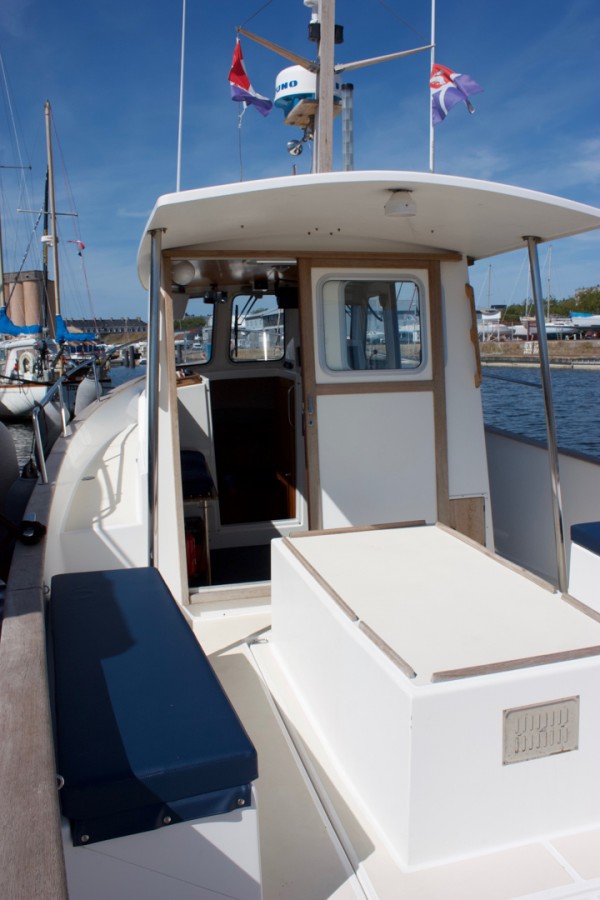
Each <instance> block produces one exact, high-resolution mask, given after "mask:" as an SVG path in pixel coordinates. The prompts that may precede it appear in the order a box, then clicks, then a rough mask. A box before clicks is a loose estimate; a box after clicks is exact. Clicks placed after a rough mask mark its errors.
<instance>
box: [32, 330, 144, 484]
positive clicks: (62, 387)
mask: <svg viewBox="0 0 600 900" xmlns="http://www.w3.org/2000/svg"><path fill="white" fill-rule="evenodd" d="M135 343H137V341H128V342H127V343H124V344H118V345H117V346H114V347H111V348H110V349H109V350H107V351H105V352H104V353H102V354H101V355H100V356H94V357H92V358H91V359H87V360H84V362H82V363H79V365H77V366H75V367H73V368H72V369H69V370H68V371H67V372H65V374H64V375H63V376H62V377H61V378H59V379H58V381H56V382H55V383H54V384H53V385H52V386H51V387H50V388H49V389H48V392H47V393H46V395H45V396H44V398H43V400H42V401H41V402H40V403H36V405H35V407H34V410H33V413H32V423H33V436H34V442H35V450H36V462H37V466H38V471H39V476H40V479H41V481H42V484H47V483H48V471H47V469H46V455H47V452H49V451H50V449H51V448H50V447H47V446H45V443H44V437H43V434H42V424H41V423H42V416H45V414H46V409H47V407H48V406H49V405H50V404H51V403H55V402H57V407H58V411H59V413H60V420H61V430H62V433H63V435H66V434H67V433H68V428H69V423H70V421H71V420H72V416H71V413H70V410H69V404H68V401H67V396H66V394H67V391H66V385H67V384H72V383H73V381H74V380H77V379H78V377H79V378H80V379H81V380H83V378H85V377H87V376H88V375H89V374H90V373H92V374H93V378H94V383H95V387H96V400H100V398H101V397H102V385H101V383H100V374H101V372H102V369H103V368H104V367H105V365H106V363H108V362H109V361H110V360H111V359H112V358H113V357H114V356H115V355H116V354H118V353H119V354H120V353H121V352H122V351H123V350H125V349H127V348H128V347H132V346H133V345H134V344H135Z"/></svg>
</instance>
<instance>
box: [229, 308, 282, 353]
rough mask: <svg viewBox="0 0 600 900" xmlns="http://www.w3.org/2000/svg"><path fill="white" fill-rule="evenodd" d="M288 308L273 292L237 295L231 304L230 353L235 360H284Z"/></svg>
mask: <svg viewBox="0 0 600 900" xmlns="http://www.w3.org/2000/svg"><path fill="white" fill-rule="evenodd" d="M284 352H285V310H283V309H280V308H279V306H278V302H277V297H275V295H274V294H262V293H261V294H238V295H237V296H236V297H234V298H233V303H232V306H231V335H230V343H229V356H230V359H231V360H232V362H236V363H244V362H257V361H260V362H265V361H272V360H278V359H282V358H283V355H284Z"/></svg>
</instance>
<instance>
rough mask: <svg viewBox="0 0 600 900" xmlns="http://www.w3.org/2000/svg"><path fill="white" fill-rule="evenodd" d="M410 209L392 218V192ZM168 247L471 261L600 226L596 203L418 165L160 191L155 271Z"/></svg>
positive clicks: (154, 218)
mask: <svg viewBox="0 0 600 900" xmlns="http://www.w3.org/2000/svg"><path fill="white" fill-rule="evenodd" d="M398 190H406V191H410V192H411V195H412V200H413V202H414V204H415V206H416V212H415V214H414V215H411V216H404V217H391V216H386V215H385V213H384V206H385V203H386V202H387V200H388V199H389V197H390V196H391V192H392V191H398ZM158 228H161V229H165V231H164V233H163V236H162V246H163V249H174V248H179V247H181V248H184V247H192V246H193V247H195V248H197V249H201V250H203V251H210V250H215V251H225V252H226V251H227V250H231V251H232V252H237V251H242V250H252V251H264V252H266V253H268V252H275V251H281V252H285V253H289V254H290V255H293V254H294V253H298V252H302V251H304V252H310V251H326V252H331V254H332V255H334V254H335V253H336V252H352V251H355V252H356V251H360V250H362V251H374V252H392V253H393V252H411V251H414V252H425V251H427V250H432V251H448V250H451V251H457V252H459V253H461V254H463V255H464V256H468V257H471V258H473V259H482V258H486V257H489V256H494V255H497V254H499V253H506V252H508V251H510V250H515V249H517V248H519V247H522V246H524V244H523V237H524V236H534V237H537V238H539V239H540V240H541V241H553V240H557V239H558V238H561V237H567V236H570V235H574V234H580V233H582V232H585V231H591V230H593V229H596V228H600V209H596V208H594V207H591V206H586V205H585V204H582V203H576V202H574V201H571V200H564V199H562V198H560V197H553V196H552V195H550V194H542V193H538V192H536V191H530V190H526V189H524V188H519V187H512V186H510V185H504V184H495V183H493V182H489V181H476V180H474V179H471V178H461V177H457V176H452V175H437V174H429V173H419V172H402V171H399V172H385V171H383V172H331V173H323V174H316V175H298V176H286V177H282V178H271V179H265V180H262V181H250V182H240V183H236V184H227V185H220V186H217V187H208V188H199V189H197V190H191V191H182V192H180V193H175V194H166V195H164V196H162V197H160V198H159V199H158V201H157V203H156V205H155V207H154V210H153V211H152V214H151V216H150V219H149V220H148V223H147V225H146V229H145V232H144V236H143V238H142V242H141V246H140V251H139V255H138V270H139V275H140V279H141V281H142V283H143V284H144V285H147V283H148V278H149V259H150V237H149V232H150V231H151V230H153V229H158Z"/></svg>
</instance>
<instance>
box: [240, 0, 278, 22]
mask: <svg viewBox="0 0 600 900" xmlns="http://www.w3.org/2000/svg"><path fill="white" fill-rule="evenodd" d="M272 2H273V0H267V2H266V3H263V5H262V6H261V7H260V9H257V10H256V12H255V13H252V15H251V16H248V18H247V19H245V21H243V22H242V24H241V25H240V28H243V27H244V25H246V24H247V23H248V22H249V21H250V20H251V19H255V18H256V16H257V15H258V14H259V13H261V12H262V11H263V9H266V8H267V6H270V4H271V3H272Z"/></svg>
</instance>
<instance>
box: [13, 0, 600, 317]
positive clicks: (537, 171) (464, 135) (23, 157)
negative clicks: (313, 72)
mask: <svg viewBox="0 0 600 900" xmlns="http://www.w3.org/2000/svg"><path fill="white" fill-rule="evenodd" d="M182 7H183V4H182V0H169V2H166V0H143V2H142V0H127V2H122V0H119V2H117V0H103V2H101V3H86V2H83V3H82V2H81V0H79V2H75V0H52V2H51V3H49V2H47V0H43V2H42V0H2V4H0V53H1V54H2V60H3V66H4V73H5V76H6V83H7V86H8V90H4V88H3V89H2V94H3V109H2V114H3V118H0V122H1V123H2V124H1V125H0V166H4V167H7V166H15V165H26V166H31V169H30V170H29V169H26V170H18V169H9V168H1V169H0V204H1V206H0V209H1V212H2V228H3V236H4V255H5V263H4V265H5V270H6V271H15V270H16V269H18V268H19V267H20V265H21V260H22V258H23V255H24V253H25V248H26V246H27V244H28V243H29V242H30V241H31V242H32V248H33V250H32V253H33V251H35V253H37V254H38V259H39V247H40V241H39V234H40V232H39V231H38V233H37V236H36V237H35V238H34V239H33V240H32V239H31V235H32V227H33V224H34V222H35V218H36V216H35V215H33V214H32V213H17V212H16V210H17V209H32V210H39V209H40V208H41V206H42V204H43V190H44V177H45V170H46V150H45V131H44V102H45V101H46V100H50V102H51V105H52V118H53V132H54V143H55V150H54V155H55V169H56V208H57V210H58V211H59V212H61V213H72V212H74V211H76V212H77V217H76V218H75V217H74V216H72V215H61V216H60V217H59V231H60V236H61V286H62V309H63V314H64V315H65V316H66V317H80V316H90V315H95V316H97V317H110V316H112V317H115V318H117V317H120V316H129V317H135V316H141V317H142V318H143V319H146V318H147V296H146V293H145V291H144V290H143V288H142V287H141V285H140V283H139V281H138V277H137V271H136V257H137V249H138V245H139V242H140V239H141V237H142V233H143V230H144V226H145V223H146V221H147V218H148V216H149V213H150V211H151V210H152V207H153V206H154V203H155V200H156V199H157V197H158V196H160V195H161V194H163V193H170V192H171V191H173V190H175V187H176V177H177V147H178V122H179V99H180V60H181V43H182V41H181V38H182ZM309 19H310V11H309V10H308V9H307V8H306V7H305V6H304V4H303V2H302V0H270V2H269V0H267V2H265V0H227V2H214V3H210V4H209V3H206V2H204V0H187V2H186V30H185V48H186V54H185V67H184V90H183V117H182V145H181V147H182V149H181V187H182V189H191V188H196V187H203V186H206V185H210V184H221V183H228V182H235V181H239V180H241V179H243V180H251V179H256V178H263V177H269V176H277V175H288V174H292V172H293V166H294V165H296V171H297V172H298V173H299V174H303V173H305V172H309V171H310V167H311V152H310V148H308V149H306V150H305V151H304V153H303V154H302V155H301V156H299V157H291V156H290V155H289V154H288V152H287V150H286V143H287V141H288V140H290V139H293V138H297V137H300V132H299V130H298V129H295V128H290V127H287V126H285V125H284V123H283V115H282V114H281V113H280V112H279V111H278V110H273V112H272V113H271V115H270V116H269V117H268V118H266V119H265V118H263V117H262V116H260V115H259V114H258V113H257V112H256V110H254V109H251V108H250V109H248V110H247V111H246V113H245V114H244V116H243V118H242V121H241V128H240V126H239V119H238V113H239V104H236V103H234V102H232V100H231V98H230V89H229V84H228V80H227V76H228V72H229V68H230V65H231V59H232V54H233V49H234V46H235V40H236V30H235V29H236V26H243V27H244V28H246V29H247V30H249V31H252V32H254V33H255V34H258V35H260V36H262V37H265V38H267V39H269V40H271V41H273V42H274V43H276V44H279V45H281V46H285V47H287V48H289V49H291V50H293V51H294V52H296V53H298V54H300V55H302V56H305V57H309V58H313V57H314V56H315V53H316V47H315V45H314V44H311V43H309V41H308V39H307V31H308V22H309ZM336 22H337V23H339V24H340V25H343V27H344V43H343V44H341V45H339V46H337V47H336V62H338V63H339V62H349V61H352V60H358V59H364V58H369V57H374V56H378V55H382V54H387V53H393V52H396V51H398V50H407V49H411V48H414V47H419V46H422V45H425V44H428V43H429V42H430V34H431V7H430V3H429V2H424V0H413V2H412V3H408V2H406V0H361V2H358V0H338V2H337V4H336ZM599 46H600V3H598V0H569V2H568V3H565V2H564V0H502V2H491V0H460V2H459V0H437V3H436V61H437V62H439V63H442V64H443V65H445V66H448V67H449V68H451V69H453V70H454V71H456V72H463V73H468V74H469V75H471V77H472V78H473V79H475V81H477V82H478V83H479V84H480V86H481V87H482V88H483V92H482V93H480V94H478V95H477V96H475V97H473V103H474V106H475V108H476V111H475V113H474V114H473V115H469V114H468V112H467V110H466V108H465V107H464V105H463V104H461V105H460V106H458V107H456V108H455V109H453V110H452V111H451V112H450V113H449V115H448V117H447V118H446V120H445V121H444V122H442V123H441V124H440V125H438V126H437V127H436V129H435V146H436V152H435V160H436V163H435V169H436V171H437V172H443V173H447V174H452V175H465V176H470V177H475V178H483V179H486V180H492V181H499V182H505V183H510V184H515V185H518V186H522V187H527V188H531V189H534V190H540V191H544V192H547V193H551V194H558V195H561V196H565V197H568V198H570V199H573V200H578V201H580V202H583V203H588V204H590V205H593V206H600V115H599V114H600V100H599V97H600V95H599V94H598V90H597V87H596V77H595V75H594V72H595V71H596V69H597V63H598V47H599ZM242 49H243V53H244V59H245V63H246V69H247V71H248V74H249V77H250V80H251V82H252V85H253V87H254V88H255V90H257V91H258V92H259V93H261V94H265V95H267V96H270V97H272V96H273V93H274V87H275V79H276V76H277V74H278V73H279V72H280V71H281V70H282V69H284V68H286V67H287V66H288V65H289V63H288V61H286V60H285V59H282V58H281V57H279V56H277V55H276V54H274V53H273V52H272V51H270V50H268V49H266V48H264V47H262V46H260V45H258V44H255V43H254V42H252V41H251V40H250V39H248V38H245V37H242ZM429 70H430V55H429V52H425V53H420V54H415V55H413V56H409V57H407V58H405V59H400V60H397V61H394V62H386V63H382V64H380V65H376V66H371V67H368V68H364V69H359V70H356V71H353V72H351V73H348V75H347V76H346V78H347V80H351V81H352V83H353V85H354V128H355V143H354V162H355V168H356V169H400V170H416V171H427V170H428V167H429V116H430V106H429V103H430V100H429ZM0 74H1V73H0ZM13 126H14V128H13ZM340 129H341V126H340V122H339V120H338V122H337V123H336V133H335V137H334V140H335V142H336V151H335V154H334V168H335V169H342V168H343V166H342V159H341V130H340ZM15 133H16V137H15ZM17 179H18V180H19V183H18V184H17ZM24 183H26V184H27V187H28V191H29V194H28V196H27V197H26V196H25V194H24V193H23V184H24ZM75 240H81V241H82V242H83V243H84V245H85V249H84V250H80V247H79V245H77V244H75V243H74V241H75ZM80 254H81V255H80ZM37 264H38V263H37V262H36V260H35V254H34V255H33V256H32V255H30V256H29V257H28V260H27V264H26V266H25V268H35V267H36V265H37ZM540 264H541V269H542V282H543V285H544V288H545V290H546V291H548V290H549V291H550V293H551V294H552V295H553V296H555V297H557V298H558V299H562V298H563V297H568V296H571V295H572V294H573V293H574V292H575V291H576V290H577V289H578V288H582V287H590V286H595V285H598V284H599V283H600V235H599V233H597V232H596V233H594V234H588V235H583V236H579V237H577V238H571V239H569V240H566V241H561V242H558V243H556V245H553V246H551V247H547V246H545V245H544V246H543V247H542V248H541V250H540ZM471 282H472V284H473V286H474V288H475V293H476V301H477V304H478V305H479V306H483V307H485V306H488V305H494V304H502V303H515V302H522V301H523V299H524V298H525V297H526V296H527V295H528V294H530V288H529V286H528V278H527V266H526V261H525V253H524V251H518V252H516V253H513V254H510V255H508V256H506V257H504V258H494V259H493V260H491V261H490V262H489V263H488V262H484V261H482V262H479V263H477V264H476V265H475V266H474V267H473V268H472V270H471Z"/></svg>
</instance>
